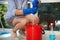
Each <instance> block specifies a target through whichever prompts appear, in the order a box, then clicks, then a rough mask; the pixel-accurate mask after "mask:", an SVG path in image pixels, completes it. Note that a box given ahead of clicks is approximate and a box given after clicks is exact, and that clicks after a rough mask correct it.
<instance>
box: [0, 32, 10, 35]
mask: <svg viewBox="0 0 60 40" xmlns="http://www.w3.org/2000/svg"><path fill="white" fill-rule="evenodd" d="M9 33H10V32H1V33H0V35H5V34H9Z"/></svg>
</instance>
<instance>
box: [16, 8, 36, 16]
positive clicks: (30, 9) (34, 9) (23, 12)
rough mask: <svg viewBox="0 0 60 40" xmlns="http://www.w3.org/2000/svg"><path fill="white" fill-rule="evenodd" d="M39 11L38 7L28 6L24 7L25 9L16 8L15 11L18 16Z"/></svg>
mask: <svg viewBox="0 0 60 40" xmlns="http://www.w3.org/2000/svg"><path fill="white" fill-rule="evenodd" d="M36 12H37V8H36V7H35V8H27V9H23V10H18V9H16V11H15V15H16V16H20V15H28V14H30V13H32V14H35V13H36Z"/></svg>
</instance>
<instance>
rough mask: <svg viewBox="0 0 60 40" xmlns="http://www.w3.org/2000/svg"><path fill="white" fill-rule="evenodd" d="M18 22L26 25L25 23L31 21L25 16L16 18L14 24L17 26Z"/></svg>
mask: <svg viewBox="0 0 60 40" xmlns="http://www.w3.org/2000/svg"><path fill="white" fill-rule="evenodd" d="M18 23H21V24H22V25H25V24H27V23H29V20H28V19H27V18H25V17H16V18H14V20H13V26H15V25H16V24H18Z"/></svg>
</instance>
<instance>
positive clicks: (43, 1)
mask: <svg viewBox="0 0 60 40" xmlns="http://www.w3.org/2000/svg"><path fill="white" fill-rule="evenodd" d="M41 2H42V3H53V2H60V0H41ZM0 4H7V0H6V1H5V0H4V1H3V0H0Z"/></svg>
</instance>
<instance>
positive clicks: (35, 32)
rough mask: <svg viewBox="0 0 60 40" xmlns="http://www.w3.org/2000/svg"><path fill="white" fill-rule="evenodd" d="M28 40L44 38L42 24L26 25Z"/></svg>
mask: <svg viewBox="0 0 60 40" xmlns="http://www.w3.org/2000/svg"><path fill="white" fill-rule="evenodd" d="M26 40H42V25H38V24H34V25H32V24H29V25H26Z"/></svg>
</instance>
